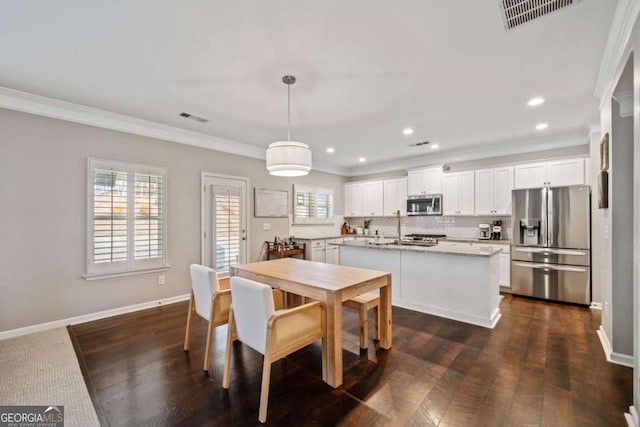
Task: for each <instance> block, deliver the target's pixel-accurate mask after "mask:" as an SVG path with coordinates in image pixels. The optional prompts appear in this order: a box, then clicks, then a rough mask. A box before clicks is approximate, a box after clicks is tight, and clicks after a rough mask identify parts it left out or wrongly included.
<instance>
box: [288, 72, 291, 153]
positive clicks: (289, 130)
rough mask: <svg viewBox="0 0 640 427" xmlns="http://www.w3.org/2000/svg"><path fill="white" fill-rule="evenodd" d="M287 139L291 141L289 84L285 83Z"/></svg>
mask: <svg viewBox="0 0 640 427" xmlns="http://www.w3.org/2000/svg"><path fill="white" fill-rule="evenodd" d="M287 141H289V142H291V85H290V84H288V85H287Z"/></svg>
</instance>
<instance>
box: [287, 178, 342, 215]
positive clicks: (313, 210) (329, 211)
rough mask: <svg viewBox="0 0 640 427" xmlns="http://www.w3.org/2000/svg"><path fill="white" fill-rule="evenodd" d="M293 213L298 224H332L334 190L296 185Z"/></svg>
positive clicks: (294, 188)
mask: <svg viewBox="0 0 640 427" xmlns="http://www.w3.org/2000/svg"><path fill="white" fill-rule="evenodd" d="M293 213H294V215H293V221H294V222H295V223H297V224H328V223H331V224H332V223H333V190H331V189H326V188H315V187H305V186H300V185H294V187H293Z"/></svg>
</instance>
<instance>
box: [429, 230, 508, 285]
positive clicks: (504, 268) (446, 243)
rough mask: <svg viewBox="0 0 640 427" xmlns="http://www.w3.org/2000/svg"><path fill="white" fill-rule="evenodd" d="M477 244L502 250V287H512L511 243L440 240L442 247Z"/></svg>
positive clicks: (439, 243)
mask: <svg viewBox="0 0 640 427" xmlns="http://www.w3.org/2000/svg"><path fill="white" fill-rule="evenodd" d="M464 245H469V246H477V247H486V248H489V247H493V248H495V249H500V250H501V252H500V253H499V254H498V257H499V260H500V263H499V272H500V287H503V288H510V287H511V246H509V245H504V244H503V245H501V244H494V243H476V242H450V241H446V240H441V241H440V242H438V246H440V247H446V248H449V247H456V246H458V247H459V246H464Z"/></svg>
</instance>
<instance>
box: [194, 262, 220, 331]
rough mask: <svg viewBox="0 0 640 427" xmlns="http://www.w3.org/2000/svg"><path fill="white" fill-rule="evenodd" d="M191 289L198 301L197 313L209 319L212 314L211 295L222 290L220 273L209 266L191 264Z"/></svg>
mask: <svg viewBox="0 0 640 427" xmlns="http://www.w3.org/2000/svg"><path fill="white" fill-rule="evenodd" d="M190 269H191V289H192V290H193V297H194V299H195V302H196V313H198V315H200V316H202V317H204V318H205V319H207V320H211V319H209V317H210V316H211V297H212V296H213V294H214V293H215V292H218V291H219V290H220V285H219V284H218V273H217V272H216V271H215V270H214V269H213V268H209V267H205V266H204V265H199V264H191V266H190Z"/></svg>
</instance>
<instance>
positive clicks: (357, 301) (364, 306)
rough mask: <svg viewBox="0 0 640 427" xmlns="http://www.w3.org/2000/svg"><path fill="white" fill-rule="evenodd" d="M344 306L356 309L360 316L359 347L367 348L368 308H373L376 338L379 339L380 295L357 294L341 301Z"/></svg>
mask: <svg viewBox="0 0 640 427" xmlns="http://www.w3.org/2000/svg"><path fill="white" fill-rule="evenodd" d="M342 305H343V306H345V307H349V308H352V309H354V310H357V311H358V314H359V316H360V348H361V349H363V350H364V349H367V348H368V343H367V341H368V340H369V335H368V333H369V315H368V311H369V309H373V318H374V319H375V327H376V339H377V340H379V339H380V309H379V306H380V296H379V295H376V294H373V293H366V294H361V295H358V296H356V297H354V298H351V299H348V300H346V301H343V302H342Z"/></svg>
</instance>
